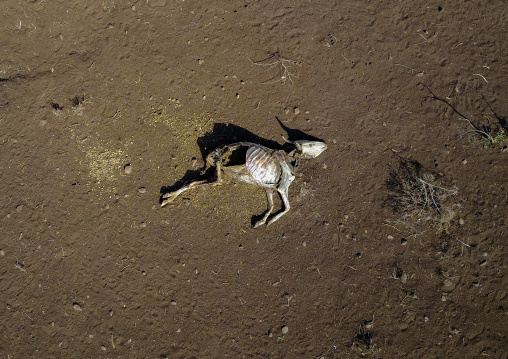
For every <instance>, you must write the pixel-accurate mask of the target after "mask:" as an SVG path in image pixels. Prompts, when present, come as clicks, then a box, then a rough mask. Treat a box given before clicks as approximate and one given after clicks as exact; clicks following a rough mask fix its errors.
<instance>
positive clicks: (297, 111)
mask: <svg viewBox="0 0 508 359" xmlns="http://www.w3.org/2000/svg"><path fill="white" fill-rule="evenodd" d="M293 113H294V114H295V115H298V114H299V113H300V109H299V108H298V107H295V108H293Z"/></svg>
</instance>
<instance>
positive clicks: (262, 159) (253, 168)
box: [245, 145, 282, 187]
mask: <svg viewBox="0 0 508 359" xmlns="http://www.w3.org/2000/svg"><path fill="white" fill-rule="evenodd" d="M273 153H274V150H271V149H268V148H266V147H263V146H261V145H253V146H251V147H249V149H248V150H247V154H246V161H245V167H246V168H247V170H248V171H249V172H250V174H251V176H252V178H253V179H254V180H255V181H256V182H257V183H258V184H259V185H260V186H262V187H274V185H277V184H278V183H279V181H280V178H281V172H282V170H281V166H280V163H279V161H278V160H277V159H276V158H275V156H274V155H273Z"/></svg>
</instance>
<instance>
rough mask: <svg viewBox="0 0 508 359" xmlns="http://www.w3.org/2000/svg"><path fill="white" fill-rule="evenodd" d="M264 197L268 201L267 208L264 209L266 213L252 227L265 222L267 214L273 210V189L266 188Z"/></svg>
mask: <svg viewBox="0 0 508 359" xmlns="http://www.w3.org/2000/svg"><path fill="white" fill-rule="evenodd" d="M266 199H267V201H268V208H267V209H266V213H265V215H264V216H263V218H261V219H260V220H259V221H257V222H256V223H255V224H254V228H258V227H259V226H261V225H263V224H265V222H266V220H267V218H268V216H269V215H270V213H272V211H273V191H272V190H269V189H267V190H266Z"/></svg>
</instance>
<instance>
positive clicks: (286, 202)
mask: <svg viewBox="0 0 508 359" xmlns="http://www.w3.org/2000/svg"><path fill="white" fill-rule="evenodd" d="M278 191H279V193H280V196H281V198H282V201H283V202H284V211H282V212H280V213H277V214H276V215H275V216H273V217H272V218H271V219H270V220H269V221H268V223H267V224H266V225H267V226H269V225H270V224H272V223H273V222H275V221H276V220H278V219H279V218H280V217H282V216H283V215H285V214H286V213H288V212H289V210H290V209H291V206H290V205H289V197H288V189H287V188H283V189H279V190H278Z"/></svg>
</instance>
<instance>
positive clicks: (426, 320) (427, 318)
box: [423, 315, 429, 323]
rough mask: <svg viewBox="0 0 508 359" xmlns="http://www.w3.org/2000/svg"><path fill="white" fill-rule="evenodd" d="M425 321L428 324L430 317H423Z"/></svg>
mask: <svg viewBox="0 0 508 359" xmlns="http://www.w3.org/2000/svg"><path fill="white" fill-rule="evenodd" d="M423 321H424V322H425V323H427V322H428V321H429V317H427V316H426V315H424V316H423Z"/></svg>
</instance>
